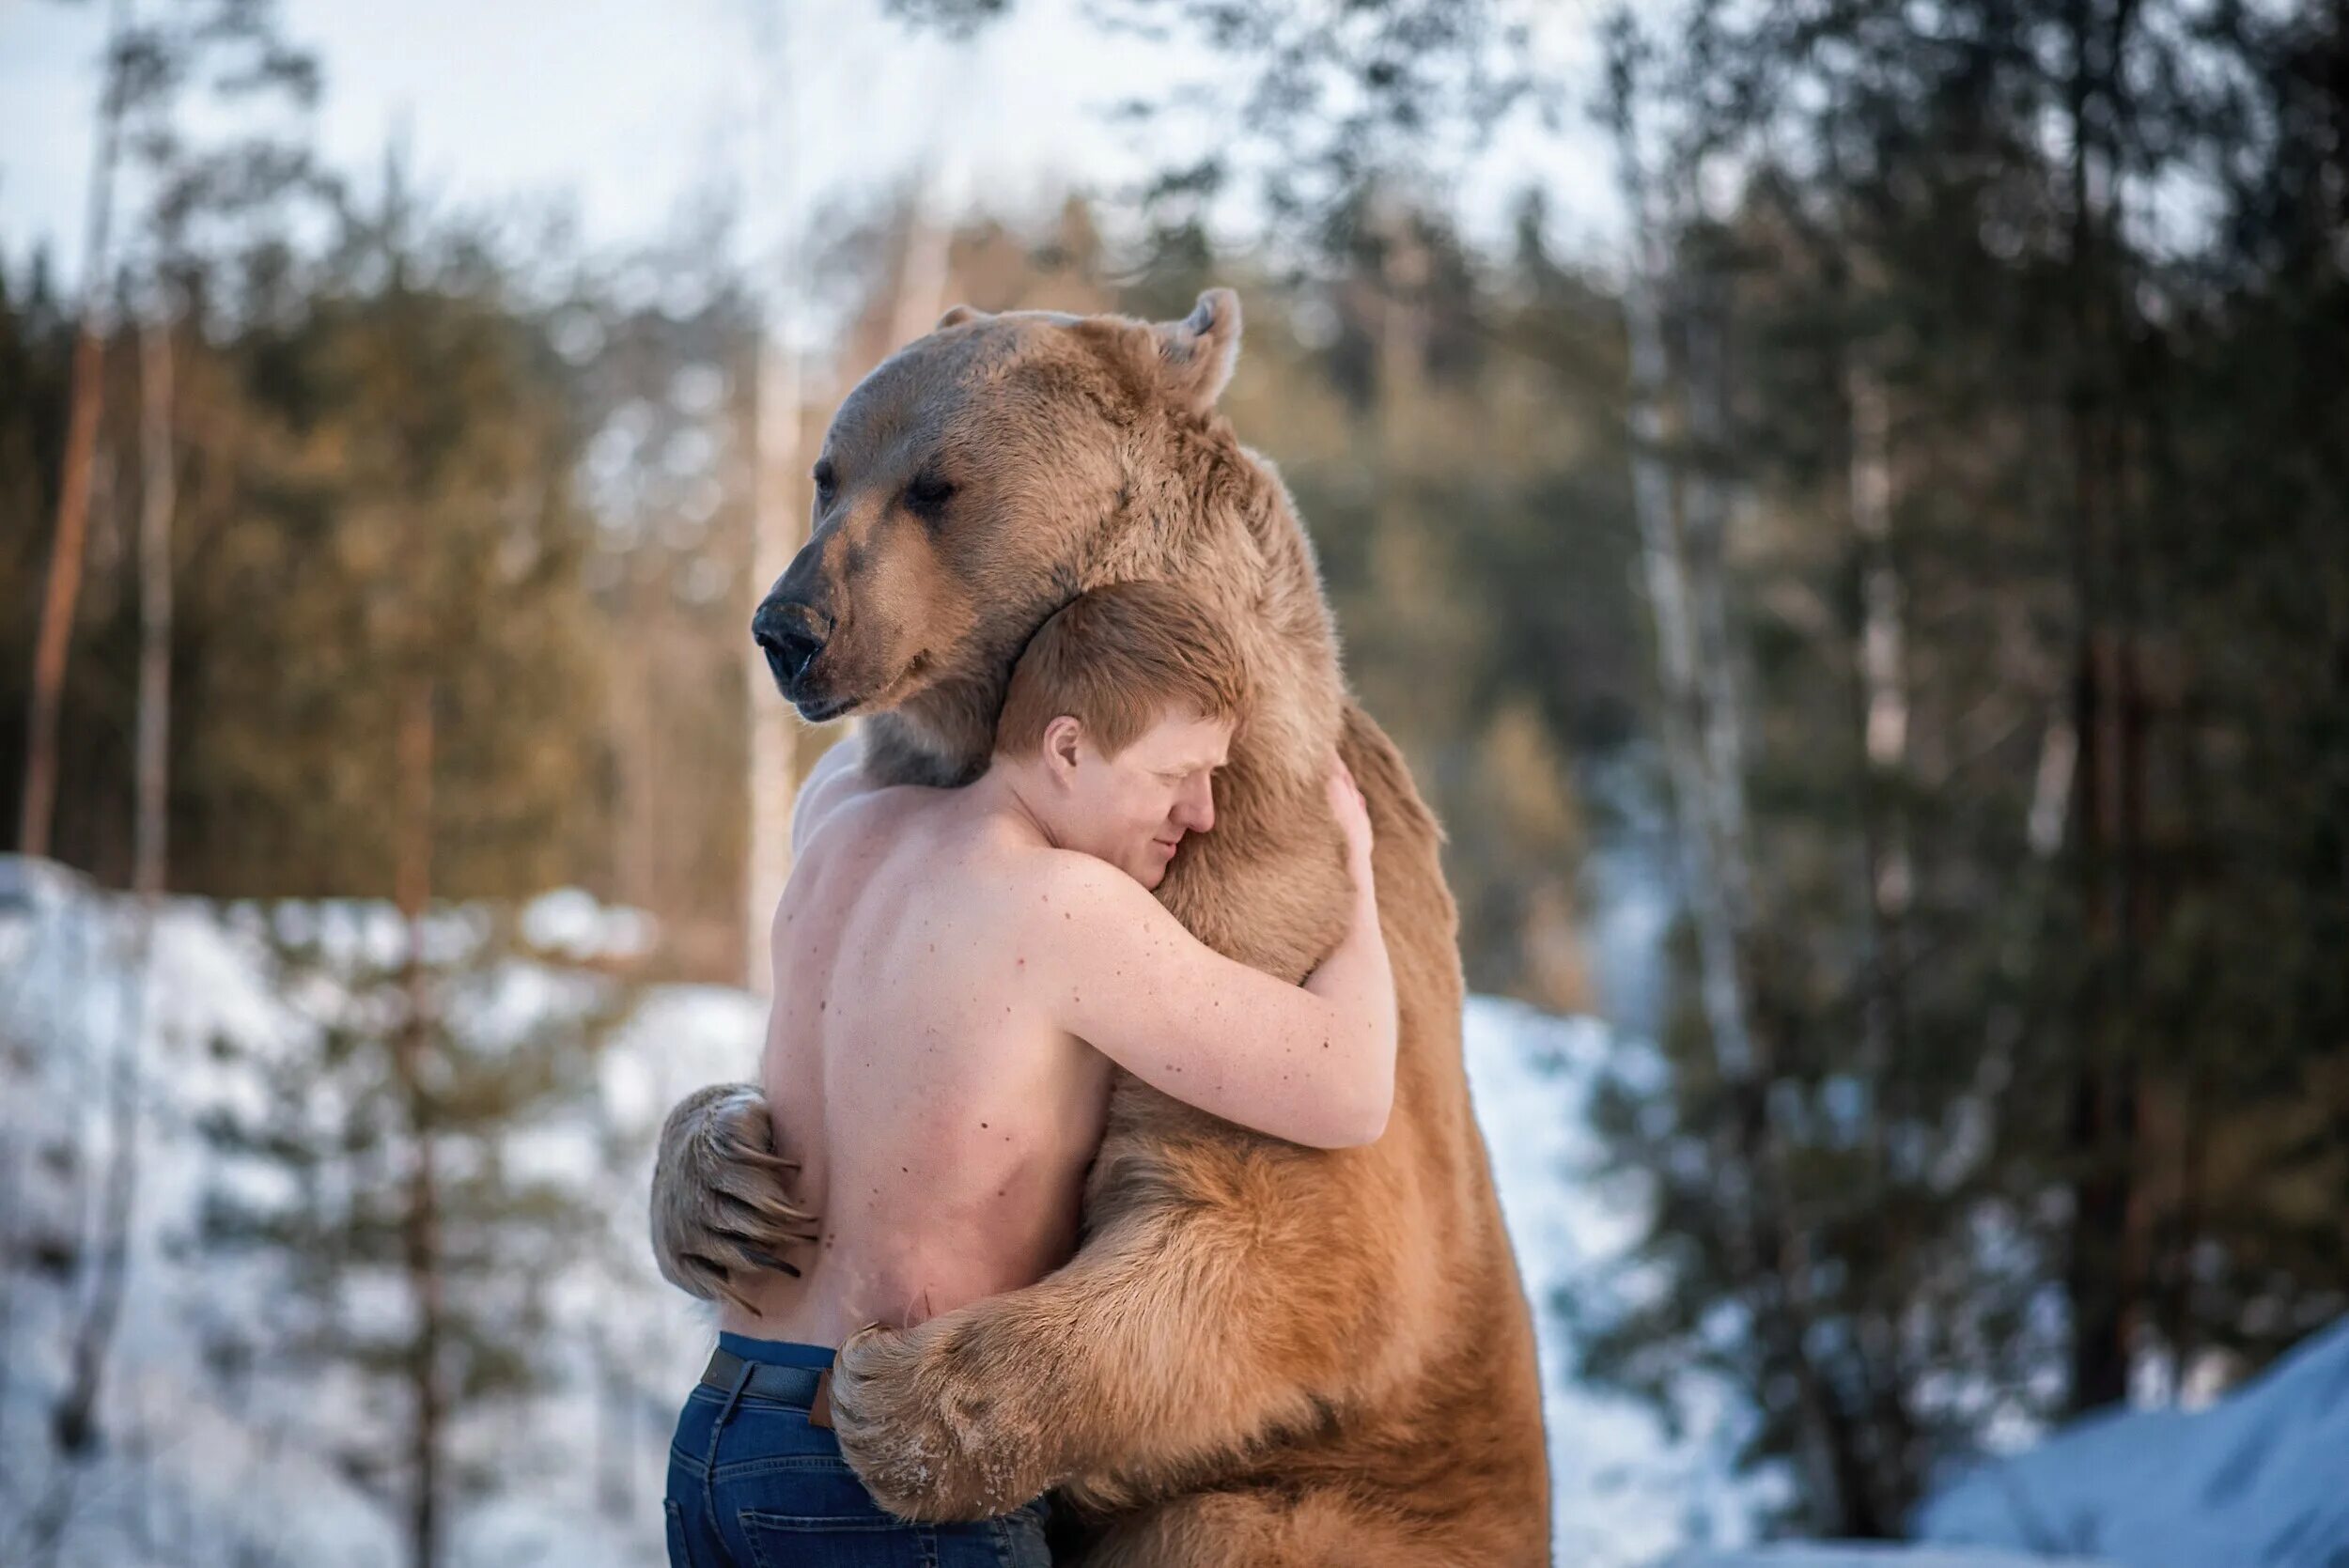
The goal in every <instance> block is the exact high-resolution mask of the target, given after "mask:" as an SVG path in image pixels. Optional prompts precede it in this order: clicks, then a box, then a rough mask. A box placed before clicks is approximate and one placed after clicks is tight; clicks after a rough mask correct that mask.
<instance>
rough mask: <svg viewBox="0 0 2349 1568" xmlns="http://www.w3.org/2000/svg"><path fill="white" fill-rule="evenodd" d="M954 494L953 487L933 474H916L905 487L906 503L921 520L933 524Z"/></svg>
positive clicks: (943, 511) (942, 513) (941, 514)
mask: <svg viewBox="0 0 2349 1568" xmlns="http://www.w3.org/2000/svg"><path fill="white" fill-rule="evenodd" d="M954 496H955V487H954V486H953V485H952V484H951V483H949V482H948V481H947V480H945V479H942V478H941V477H940V476H939V475H937V474H915V475H914V476H913V483H911V484H910V485H908V486H907V487H906V505H907V507H908V508H910V510H911V511H912V513H913V515H914V516H916V517H918V518H920V519H921V520H923V521H925V522H927V523H932V524H935V523H936V522H937V521H938V520H940V519H941V517H943V516H944V515H945V511H946V503H947V502H949V501H952V500H953V499H954Z"/></svg>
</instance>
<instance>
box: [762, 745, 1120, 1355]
mask: <svg viewBox="0 0 2349 1568" xmlns="http://www.w3.org/2000/svg"><path fill="white" fill-rule="evenodd" d="M1069 853H1071V852H1070V851H1066V850H1056V849H1053V848H1052V847H1051V846H1050V845H1049V844H1047V843H1046V842H1045V841H1044V839H1043V837H1042V836H1041V834H1039V833H1038V832H1037V831H1036V830H1035V828H1034V826H1033V825H1032V824H1030V823H1028V822H1026V821H1024V820H1021V819H1020V818H1019V816H1018V815H1016V814H1012V813H1007V812H1005V811H1003V809H1001V805H1000V802H999V801H998V800H997V799H996V797H994V796H993V795H992V794H989V793H982V792H977V791H974V790H969V789H965V790H932V789H918V788H910V787H898V788H891V789H881V790H874V791H869V792H865V793H863V794H861V795H859V796H857V797H856V798H854V799H852V800H847V801H845V802H843V803H841V804H839V805H838V806H836V807H835V808H833V810H832V812H831V813H830V814H829V815H828V816H827V817H826V819H825V820H824V821H823V822H822V824H821V831H816V832H813V833H810V834H809V835H808V836H807V842H806V844H805V846H804V848H803V850H802V852H801V858H800V860H799V862H798V863H797V865H796V866H795V867H794V868H793V871H792V876H791V881H790V885H789V888H788V889H787V890H786V893H785V894H784V898H783V902H782V904H781V906H780V907H779V908H778V909H777V911H776V918H775V925H774V942H773V950H774V967H775V996H776V1003H775V1011H774V1016H773V1019H772V1022H771V1025H770V1032H769V1036H768V1041H767V1049H766V1055H765V1058H764V1060H763V1062H762V1063H761V1078H762V1079H763V1080H764V1087H765V1089H766V1093H767V1097H768V1101H769V1103H770V1105H771V1106H772V1107H773V1108H774V1111H773V1114H774V1116H775V1119H776V1122H777V1124H778V1125H777V1126H776V1128H775V1141H776V1144H777V1146H778V1147H779V1148H781V1149H784V1150H786V1151H788V1152H789V1153H790V1154H791V1156H792V1157H794V1158H796V1159H798V1160H799V1161H800V1162H801V1169H800V1180H799V1189H800V1191H799V1196H800V1199H801V1206H803V1207H805V1208H807V1209H809V1210H811V1211H812V1212H814V1213H816V1214H817V1215H819V1216H821V1217H822V1234H821V1237H820V1239H819V1240H818V1241H817V1243H816V1244H815V1245H814V1246H813V1247H812V1248H810V1249H809V1250H808V1251H807V1253H806V1255H805V1256H804V1258H802V1259H801V1260H798V1261H799V1265H800V1267H801V1278H800V1279H796V1280H795V1279H792V1278H790V1277H789V1276H787V1275H785V1274H781V1273H775V1274H770V1275H768V1276H766V1277H765V1278H763V1279H761V1280H758V1281H754V1282H753V1283H752V1288H751V1289H750V1290H749V1292H748V1293H747V1294H748V1295H749V1296H750V1297H751V1300H752V1302H753V1304H754V1306H755V1307H756V1308H757V1309H758V1312H757V1314H756V1315H753V1314H752V1313H750V1312H744V1311H743V1310H742V1309H741V1308H739V1307H734V1306H730V1307H728V1308H727V1309H726V1314H725V1317H724V1320H723V1321H724V1326H725V1327H728V1328H730V1329H733V1330H735V1331H737V1332H739V1333H745V1334H754V1335H759V1336H763V1337H768V1338H783V1339H790V1340H797V1341H801V1342H804V1343H814V1344H827V1345H834V1344H838V1343H840V1342H841V1341H842V1340H843V1339H845V1338H846V1337H847V1336H848V1335H849V1334H850V1333H853V1332H854V1331H855V1330H856V1329H858V1328H860V1327H863V1326H864V1325H865V1324H867V1323H875V1322H879V1323H888V1324H892V1325H906V1324H910V1323H915V1322H919V1321H921V1320H922V1319H924V1318H926V1317H929V1316H931V1315H933V1314H935V1313H937V1312H945V1311H949V1310H951V1309H952V1308H954V1307H957V1306H960V1305H961V1304H963V1303H964V1302H967V1301H972V1300H975V1299H977V1298H978V1297H980V1296H989V1295H992V1294H994V1293H996V1292H998V1291H1003V1290H1010V1289H1015V1288H1017V1287H1019V1286H1020V1285H1023V1284H1027V1283H1029V1282H1030V1281H1034V1280H1035V1279H1037V1278H1039V1277H1041V1276H1042V1275H1043V1274H1045V1273H1047V1272H1049V1271H1050V1269H1052V1268H1054V1267H1056V1266H1057V1265H1059V1264H1060V1263H1061V1262H1062V1261H1064V1260H1065V1259H1066V1257H1067V1256H1068V1254H1069V1253H1070V1251H1072V1250H1074V1248H1075V1246H1076V1243H1077V1202H1078V1192H1079V1188H1080V1185H1081V1179H1082V1175H1083V1172H1084V1168H1085V1166H1086V1164H1087V1163H1088V1162H1089V1161H1090V1160H1091V1159H1092V1157H1093V1152H1094V1148H1095V1146H1096V1145H1097V1143H1098V1142H1099V1141H1100V1138H1101V1130H1102V1118H1103V1115H1104V1113H1105V1110H1106V1108H1107V1103H1108V1095H1109V1082H1110V1063H1109V1061H1108V1059H1107V1058H1105V1057H1103V1056H1101V1055H1100V1054H1099V1053H1098V1052H1097V1051H1095V1050H1093V1049H1091V1048H1089V1047H1087V1046H1086V1045H1084V1044H1083V1043H1082V1042H1081V1041H1080V1040H1078V1039H1076V1038H1074V1037H1073V1036H1071V1035H1070V1034H1068V1033H1067V1032H1066V1031H1065V1030H1063V1029H1062V1028H1060V1027H1059V1025H1058V1023H1057V1022H1056V1021H1055V1020H1054V1019H1053V1017H1051V1016H1050V1014H1049V1013H1048V1012H1047V1011H1046V1010H1045V1009H1044V1008H1042V1007H1040V1006H1039V1005H1038V999H1037V998H1036V996H1035V993H1034V987H1033V986H1031V985H1030V984H1029V980H1028V976H1027V974H1026V968H1027V962H1028V955H1026V954H1025V953H1023V952H1022V951H1020V948H1021V945H1022V943H1023V942H1024V941H1025V939H1026V938H1025V935H1024V933H1025V932H1026V931H1029V930H1032V929H1033V925H1034V922H1033V920H1032V918H1030V916H1029V914H1028V911H1026V910H1025V909H1015V908H1011V907H1010V905H1011V902H1012V901H1013V900H1014V899H1015V898H1019V899H1021V900H1022V901H1023V902H1024V900H1025V899H1026V898H1028V897H1034V896H1037V894H1036V893H1034V892H1032V891H1031V890H1033V889H1034V888H1035V887H1036V884H1037V883H1038V882H1039V880H1049V872H1046V871H1044V870H1042V869H1041V868H1039V867H1037V866H1035V865H1034V861H1035V860H1036V858H1038V857H1046V856H1059V855H1066V854H1069ZM1041 895H1042V896H1046V897H1049V896H1050V894H1049V891H1045V892H1043V893H1042V894H1041Z"/></svg>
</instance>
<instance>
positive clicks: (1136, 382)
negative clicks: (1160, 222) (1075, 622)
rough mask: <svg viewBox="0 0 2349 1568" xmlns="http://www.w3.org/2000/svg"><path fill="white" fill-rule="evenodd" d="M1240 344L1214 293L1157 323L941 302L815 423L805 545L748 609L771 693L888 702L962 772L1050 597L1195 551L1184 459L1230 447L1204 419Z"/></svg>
mask: <svg viewBox="0 0 2349 1568" xmlns="http://www.w3.org/2000/svg"><path fill="white" fill-rule="evenodd" d="M1238 350H1239V300H1238V297H1237V295H1235V294H1234V293H1233V292H1232V291H1231V290H1230V289H1228V288H1215V289H1209V290H1208V291H1207V292H1206V293H1204V294H1202V295H1200V296H1199V303H1198V305H1197V308H1195V309H1194V310H1193V311H1192V312H1191V313H1190V316H1188V317H1186V318H1183V319H1182V320H1180V321H1173V322H1163V323H1158V324H1155V325H1154V324H1151V323H1148V322H1143V321H1138V320H1134V319H1131V318H1126V317H1119V316H1083V317H1080V316H1066V315H1059V314H1055V313H1049V312H1041V311H1020V312H1012V313H1006V314H1003V315H997V316H989V315H985V314H982V313H980V312H978V311H974V310H972V309H971V308H970V307H968V306H964V305H957V307H955V308H954V309H953V310H950V311H948V312H947V313H946V315H945V316H944V318H941V320H940V321H939V323H938V326H937V328H936V329H935V330H934V331H933V332H931V333H930V334H929V335H928V336H926V337H924V338H922V339H920V340H918V341H917V342H914V343H912V344H910V345H909V346H908V347H906V348H905V349H902V350H900V351H899V352H898V353H896V354H895V355H894V356H892V357H891V358H890V359H889V360H887V361H885V362H884V363H883V364H882V365H879V367H878V368H877V369H875V370H874V371H873V373H872V374H871V375H869V376H867V377H865V379H864V380H863V381H861V382H859V383H858V385H857V387H856V389H855V390H854V391H852V392H851V393H849V395H848V398H847V400H846V401H845V402H843V403H842V404H841V406H840V411H839V412H838V413H837V414H835V415H834V416H833V418H832V428H831V429H830V430H829V431H828V432H827V433H826V435H825V438H824V446H823V451H822V453H821V455H820V456H819V457H818V458H817V463H816V465H815V482H816V498H815V508H814V516H813V525H812V530H811V534H810V537H809V539H808V543H807V545H806V547H805V548H804V549H802V550H801V551H800V552H799V554H798V556H797V557H796V558H795V559H794V560H793V561H792V563H791V565H790V567H789V568H788V569H787V570H786V571H785V572H784V574H783V576H782V577H781V578H780V579H779V580H777V582H775V584H774V585H773V587H772V588H771V589H770V591H769V592H768V595H767V597H766V598H765V600H764V601H763V602H761V603H760V605H759V606H758V609H757V612H756V613H755V614H754V617H753V619H752V623H751V624H752V635H753V636H754V638H755V639H756V640H757V642H758V644H759V646H760V648H761V649H762V650H763V651H764V652H765V654H766V657H767V662H768V666H769V668H770V670H771V671H772V672H773V674H774V678H775V682H776V684H777V685H778V686H780V687H781V688H782V690H783V691H784V694H785V695H786V696H787V697H789V698H790V699H791V701H792V703H793V704H794V705H796V706H798V708H799V710H800V712H801V715H802V716H804V717H805V718H807V719H809V720H811V721H814V722H822V721H825V720H830V719H836V718H840V717H842V716H844V715H846V714H849V713H858V712H864V713H880V712H892V713H895V714H897V715H900V716H901V719H902V721H903V722H910V724H911V725H913V726H914V727H915V728H916V729H917V730H919V731H921V732H923V742H924V743H925V745H926V749H931V750H935V751H937V752H939V753H944V754H953V755H954V756H955V761H954V763H953V764H952V766H953V767H956V768H968V767H970V766H973V765H975V764H976V762H977V761H978V760H979V759H980V758H981V757H983V756H984V754H985V745H984V737H985V735H986V734H987V733H990V732H991V730H992V726H993V722H994V714H995V710H996V707H997V706H998V705H999V704H1000V700H1001V697H1002V692H1003V682H1004V679H1005V678H1006V677H1007V675H1008V674H1009V671H1010V668H1011V665H1012V663H1013V662H1014V661H1015V660H1017V659H1018V657H1019V650H1020V649H1021V647H1023V646H1024V645H1025V644H1026V643H1027V640H1028V638H1029V636H1030V634H1031V633H1033V632H1034V629H1035V628H1036V627H1037V626H1039V625H1041V624H1042V623H1043V621H1044V620H1045V618H1046V617H1047V616H1049V615H1050V613H1052V612H1053V611H1054V610H1055V609H1057V608H1059V607H1060V606H1061V605H1062V604H1064V603H1066V602H1067V601H1068V600H1069V599H1071V598H1075V597H1076V596H1077V595H1078V594H1079V593H1081V592H1082V591H1083V590H1084V589H1086V588H1089V587H1093V586H1095V585H1097V584H1098V583H1100V582H1109V581H1113V580H1116V579H1120V578H1165V577H1186V578H1188V577H1191V576H1194V575H1196V574H1198V573H1199V572H1200V571H1201V569H1202V568H1203V567H1205V566H1206V559H1205V558H1204V557H1203V554H1202V552H1203V551H1205V552H1206V556H1211V555H1212V554H1213V553H1214V549H1213V541H1211V540H1208V539H1205V538H1203V537H1202V535H1203V532H1213V531H1214V525H1213V524H1212V523H1210V522H1208V521H1206V517H1207V515H1208V514H1209V513H1212V512H1214V511H1216V510H1218V508H1215V507H1213V506H1210V505H1206V504H1205V503H1204V502H1203V498H1202V494H1201V491H1202V489H1203V488H1206V489H1212V488H1214V487H1212V486H1207V487H1203V485H1202V483H1201V479H1202V468H1203V461H1204V464H1205V466H1206V467H1208V468H1213V467H1216V466H1218V464H1217V461H1216V460H1215V459H1213V458H1206V459H1202V458H1201V456H1200V454H1201V453H1202V452H1203V451H1208V450H1210V449H1213V448H1217V447H1220V446H1229V445H1230V442H1229V438H1228V434H1225V435H1224V436H1223V437H1222V438H1221V442H1217V441H1213V440H1210V439H1208V437H1209V426H1210V425H1211V424H1214V425H1220V424H1221V422H1220V421H1219V420H1217V418H1216V416H1215V413H1214V405H1215V399H1216V396H1217V395H1218V394H1219V393H1220V392H1221V391H1222V389H1223V385H1224V383H1225V381H1227V380H1229V379H1230V377H1231V372H1232V366H1233V364H1234V362H1235V360H1236V359H1237V354H1238ZM1232 450H1234V451H1235V452H1236V451H1237V448H1233V449H1232ZM1223 466H1229V465H1223ZM1221 510H1222V511H1224V512H1226V513H1228V512H1229V511H1230V508H1229V507H1224V508H1221ZM1223 531H1224V532H1226V533H1228V532H1229V531H1230V530H1229V528H1228V526H1226V527H1225V528H1224V530H1223ZM974 743H975V745H976V754H975V755H972V754H970V753H972V749H973V745H974Z"/></svg>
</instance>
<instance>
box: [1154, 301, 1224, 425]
mask: <svg viewBox="0 0 2349 1568" xmlns="http://www.w3.org/2000/svg"><path fill="white" fill-rule="evenodd" d="M1150 337H1151V340H1152V342H1153V343H1154V344H1155V345H1156V347H1157V349H1158V357H1159V381H1160V383H1161V384H1163V385H1164V386H1165V388H1166V390H1167V393H1168V395H1169V396H1172V397H1173V398H1174V399H1175V401H1176V402H1177V403H1180V404H1181V405H1182V406H1183V407H1185V408H1187V409H1190V411H1193V412H1194V413H1205V412H1206V411H1207V410H1209V409H1211V408H1213V407H1214V406H1215V400H1216V398H1217V397H1219V396H1221V395H1222V392H1223V384H1224V383H1225V382H1226V381H1229V380H1231V379H1232V366H1233V365H1237V363H1239V296H1238V295H1237V294H1235V293H1233V292H1232V291H1231V290H1230V289H1228V288H1210V289H1208V290H1207V291H1206V293H1204V294H1202V295H1200V296H1199V303H1197V304H1195V305H1193V306H1192V307H1191V311H1190V315H1189V316H1186V317H1184V318H1182V319H1181V320H1179V321H1161V322H1159V324H1158V325H1157V326H1155V327H1152V328H1151V329H1150Z"/></svg>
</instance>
